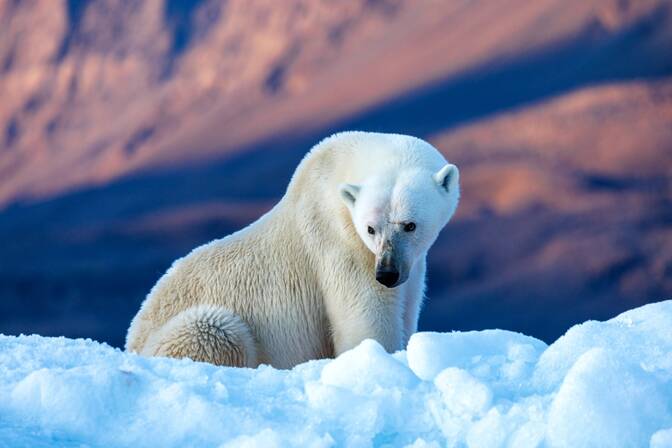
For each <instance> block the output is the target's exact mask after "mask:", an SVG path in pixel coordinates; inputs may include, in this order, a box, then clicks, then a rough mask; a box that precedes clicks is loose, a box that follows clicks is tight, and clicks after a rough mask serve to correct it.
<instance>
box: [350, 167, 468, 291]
mask: <svg viewBox="0 0 672 448" xmlns="http://www.w3.org/2000/svg"><path fill="white" fill-rule="evenodd" d="M340 194H341V198H342V199H343V201H344V202H345V204H346V205H347V207H348V209H349V211H350V215H351V217H352V223H353V226H354V228H355V229H356V231H357V234H358V235H359V237H360V238H361V240H362V241H363V242H364V244H365V245H366V247H367V248H368V249H369V250H370V251H371V252H372V253H373V254H374V255H375V260H376V265H375V277H376V280H377V281H378V282H379V283H381V284H383V285H384V286H386V287H388V288H394V287H396V286H398V285H401V284H402V283H404V282H405V281H406V280H407V279H408V276H409V273H410V271H411V269H412V267H413V265H414V264H415V262H416V261H417V260H419V259H421V258H422V257H424V256H425V254H426V253H427V251H428V250H429V248H430V246H431V245H432V244H433V243H434V241H435V240H436V238H437V236H438V235H439V232H440V231H441V229H442V228H443V227H444V226H445V225H446V223H447V222H448V220H449V219H450V218H451V217H452V216H453V213H454V212H455V209H456V208H457V203H458V200H459V171H458V169H457V167H456V166H455V165H452V164H446V165H445V166H443V167H442V168H441V169H439V170H438V171H434V172H432V171H429V170H428V169H426V168H419V167H405V168H400V169H393V170H388V171H386V172H382V173H377V174H376V175H374V176H372V177H370V178H368V179H366V180H365V181H364V182H362V183H361V184H342V185H341V186H340Z"/></svg>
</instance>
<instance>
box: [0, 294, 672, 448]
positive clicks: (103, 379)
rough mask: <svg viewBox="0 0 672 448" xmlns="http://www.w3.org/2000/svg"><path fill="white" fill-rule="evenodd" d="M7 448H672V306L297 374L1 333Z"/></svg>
mask: <svg viewBox="0 0 672 448" xmlns="http://www.w3.org/2000/svg"><path fill="white" fill-rule="evenodd" d="M0 446H3V447H4V446H12V447H14V446H16V447H21V446H30V447H46V446H104V447H113V446H134V447H143V446H146V447H158V446H161V447H170V446H176V447H177V446H179V447H184V446H199V447H200V446H224V447H229V446H231V447H247V446H250V447H252V446H259V447H284V446H307V447H331V446H348V447H351V446H352V447H358V446H361V447H368V446H410V447H415V448H420V447H439V446H468V447H497V446H512V447H535V446H550V447H554V446H558V447H583V446H600V447H612V446H623V447H646V446H651V447H656V448H660V447H672V301H666V302H660V303H656V304H651V305H647V306H644V307H642V308H638V309H635V310H632V311H629V312H626V313H624V314H622V315H620V316H618V317H616V318H614V319H612V320H610V321H607V322H593V321H590V322H586V323H584V324H581V325H577V326H575V327H573V328H571V329H570V330H569V331H568V332H567V334H565V335H564V336H563V337H561V338H560V339H559V340H558V341H556V342H555V343H554V344H552V345H551V346H546V345H545V344H544V343H543V342H541V341H539V340H537V339H534V338H531V337H528V336H524V335H522V334H517V333H511V332H508V331H502V330H487V331H479V332H467V333H458V332H455V333H445V334H440V333H418V334H416V335H414V336H413V338H412V339H411V341H410V343H409V345H408V350H407V351H405V352H398V353H396V354H394V355H389V354H387V353H386V352H385V351H384V350H383V349H382V347H381V346H380V345H378V344H377V343H376V342H373V341H365V342H363V343H362V344H361V345H360V346H358V347H357V348H355V349H353V350H352V351H349V352H347V353H345V354H343V355H342V356H340V357H339V358H338V359H336V360H322V361H313V362H309V363H306V364H302V365H300V366H298V367H296V368H294V369H293V370H288V371H283V370H276V369H273V368H271V367H268V366H262V367H260V368H258V369H234V368H222V367H216V366H212V365H208V364H202V363H195V362H191V361H189V360H173V359H159V358H153V359H149V358H143V357H140V356H136V355H131V354H127V353H123V352H121V351H119V350H115V349H113V348H111V347H109V346H107V345H104V344H99V343H96V342H93V341H88V340H86V341H85V340H70V339H65V338H43V337H39V336H20V337H11V336H1V337H0Z"/></svg>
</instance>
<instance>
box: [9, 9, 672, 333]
mask: <svg viewBox="0 0 672 448" xmlns="http://www.w3.org/2000/svg"><path fill="white" fill-rule="evenodd" d="M671 50H672V9H671V6H670V4H669V3H668V2H666V1H662V0H641V1H625V0H594V1H586V2H580V1H573V2H569V3H568V2H567V1H566V0H564V1H563V0H539V1H535V2H524V1H522V0H501V1H498V2H492V1H486V0H471V1H453V2H442V1H430V0H426V1H425V0H423V1H418V2H401V1H394V0H389V1H385V0H383V1H372V0H368V1H365V0H361V1H359V0H357V1H351V2H316V1H311V2H308V1H298V0H289V1H286V2H284V1H283V2H263V1H255V2H244V1H239V0H231V1H228V2H219V1H214V0H212V1H208V0H195V1H172V0H167V1H162V0H151V1H122V0H96V1H91V2H87V1H81V0H70V1H53V2H52V1H50V2H47V1H37V0H36V1H29V0H23V1H9V0H5V1H2V0H0V241H1V242H2V244H0V332H3V331H4V332H10V333H18V332H22V331H23V332H31V331H37V332H41V333H43V334H68V335H76V336H90V337H95V338H98V339H103V340H107V341H110V342H112V343H114V344H120V343H121V338H122V336H123V333H124V330H125V327H126V325H127V322H128V320H129V319H130V316H131V315H132V314H133V313H134V312H135V310H136V309H137V307H138V304H139V302H140V301H141V299H142V297H143V295H144V294H145V293H146V292H147V291H148V290H149V288H150V287H151V285H152V284H153V282H154V281H156V279H157V278H158V276H159V275H160V273H161V272H162V271H163V270H164V269H165V268H166V267H167V266H168V264H169V263H170V261H171V260H173V259H174V258H175V257H177V256H180V255H183V254H184V253H185V252H186V251H188V250H189V249H190V248H192V247H194V246H195V245H197V244H200V243H203V242H205V241H208V240H210V239H212V238H216V237H219V236H222V235H224V234H226V233H228V232H230V231H232V230H235V229H237V228H240V227H242V226H244V225H246V224H247V223H248V222H250V221H251V220H253V219H255V218H256V217H257V216H259V214H261V213H262V212H263V211H264V210H267V209H268V208H269V207H270V206H271V204H273V203H274V202H275V201H277V199H278V198H279V196H280V195H281V194H282V191H283V188H284V186H285V185H286V182H287V180H288V179H289V176H290V175H291V172H292V170H293V168H294V167H295V166H296V163H297V162H298V160H300V158H301V156H302V155H303V154H304V153H305V151H306V150H307V149H308V148H309V147H310V146H311V145H312V144H314V143H315V142H316V141H317V140H319V139H320V138H322V137H324V136H325V135H327V134H328V133H330V132H333V131H337V130H340V129H366V130H380V131H388V132H405V133H411V134H415V135H418V136H421V137H425V138H428V139H430V140H431V141H432V142H433V143H435V144H436V145H437V146H438V147H439V148H440V149H441V150H442V151H444V153H445V154H446V156H447V157H448V158H449V159H451V160H453V161H456V162H457V163H458V164H459V165H460V166H461V169H462V173H463V174H462V179H463V183H464V185H463V190H464V195H463V201H462V204H461V206H460V209H459V212H458V215H457V216H456V219H455V221H454V223H452V224H451V225H450V226H449V227H448V228H447V229H446V231H445V232H444V233H443V235H442V237H441V238H440V240H439V241H438V243H437V246H436V247H435V248H434V249H433V251H432V253H431V259H430V261H431V266H430V273H431V275H430V290H429V295H430V297H431V300H430V302H429V303H428V308H427V312H426V313H425V314H424V316H423V321H422V326H423V328H432V329H441V330H448V329H458V328H459V329H467V328H483V327H486V326H487V327H493V326H497V327H503V328H510V329H514V330H520V331H525V332H527V333H528V334H533V335H537V336H539V337H543V338H546V339H552V338H554V337H557V336H558V335H559V334H561V333H562V332H563V331H564V330H565V329H566V328H567V327H568V326H569V325H571V324H572V323H574V322H576V321H581V320H585V319H588V318H603V317H607V316H610V315H612V314H615V313H616V312H619V311H621V310H623V309H626V308H630V307H632V306H635V305H638V304H641V303H644V302H646V301H650V300H656V299H662V298H665V297H669V296H670V295H671V293H672V256H671V255H670V254H671V253H672V251H671V249H672V247H670V243H669V242H670V241H671V239H670V236H671V235H670V233H671V232H672V230H671V229H672V215H671V213H672V204H671V201H672V192H671V186H670V185H671V184H670V182H671V178H670V176H671V173H672V126H671V125H670V123H672V58H670V57H669V55H670V54H672V53H671ZM260 179H261V180H263V181H262V182H260Z"/></svg>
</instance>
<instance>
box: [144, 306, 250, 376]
mask: <svg viewBox="0 0 672 448" xmlns="http://www.w3.org/2000/svg"><path fill="white" fill-rule="evenodd" d="M142 354H143V355H147V356H168V357H171V358H191V359H193V360H194V361H202V362H209V363H212V364H217V365H224V366H232V367H256V366H257V350H256V343H255V341H254V336H253V335H252V331H251V330H250V327H249V326H248V325H247V324H246V323H245V322H244V321H243V320H242V319H241V318H240V317H239V316H237V315H235V314H233V313H232V312H230V311H229V310H227V309H225V308H221V307H217V306H209V305H201V306H196V307H192V308H189V309H187V310H185V311H182V312H181V313H179V314H177V315H176V316H175V317H173V318H172V319H170V320H169V321H168V322H166V323H165V324H164V325H163V327H161V329H160V330H159V331H157V332H156V333H154V334H153V335H152V336H151V337H150V338H149V339H148V341H147V343H146V344H145V347H144V349H143V350H142Z"/></svg>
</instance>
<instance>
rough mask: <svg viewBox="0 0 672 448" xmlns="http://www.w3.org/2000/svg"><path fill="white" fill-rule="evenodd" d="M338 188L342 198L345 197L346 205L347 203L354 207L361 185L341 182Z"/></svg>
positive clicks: (349, 206)
mask: <svg viewBox="0 0 672 448" xmlns="http://www.w3.org/2000/svg"><path fill="white" fill-rule="evenodd" d="M338 190H339V192H340V193H341V199H343V202H345V205H347V206H348V208H352V207H354V206H355V202H356V201H357V196H359V190H361V187H360V186H359V185H352V184H341V185H340V186H339V187H338Z"/></svg>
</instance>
